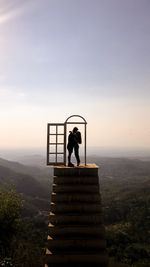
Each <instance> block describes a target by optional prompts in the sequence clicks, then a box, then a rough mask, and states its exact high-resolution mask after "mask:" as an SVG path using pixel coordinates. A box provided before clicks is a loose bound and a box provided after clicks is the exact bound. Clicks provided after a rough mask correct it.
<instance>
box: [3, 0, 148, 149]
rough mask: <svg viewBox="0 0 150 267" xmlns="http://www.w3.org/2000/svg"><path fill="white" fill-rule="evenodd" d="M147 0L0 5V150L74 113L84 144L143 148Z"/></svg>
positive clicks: (42, 137) (41, 137) (37, 0)
mask: <svg viewBox="0 0 150 267" xmlns="http://www.w3.org/2000/svg"><path fill="white" fill-rule="evenodd" d="M149 14H150V1H149V0H132V1H131V0H106V1H104V0H80V1H79V0H77V1H74V0H55V1H54V0H49V1H47V0H27V1H24V0H13V1H12V0H0V148H22V147H27V148H29V147H43V146H45V144H46V125H47V123H48V122H64V121H65V120H66V118H67V117H69V116H70V115H73V114H79V115H81V116H83V117H85V119H86V120H87V122H88V145H90V146H103V147H104V146H106V147H109V146H111V147H112V146H114V147H145V148H150V16H149Z"/></svg>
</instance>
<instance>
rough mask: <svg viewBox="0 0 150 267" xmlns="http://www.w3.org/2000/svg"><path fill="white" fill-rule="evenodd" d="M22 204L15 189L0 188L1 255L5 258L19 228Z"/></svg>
mask: <svg viewBox="0 0 150 267" xmlns="http://www.w3.org/2000/svg"><path fill="white" fill-rule="evenodd" d="M21 203H22V202H21V198H20V196H19V195H18V194H17V193H16V191H15V189H12V188H11V189H10V188H4V187H0V237H1V239H0V255H3V256H4V257H5V256H7V253H8V251H9V250H10V246H11V242H12V240H13V237H14V236H15V234H16V233H17V229H18V227H19V223H20V211H21Z"/></svg>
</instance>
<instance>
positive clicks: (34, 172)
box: [0, 156, 53, 183]
mask: <svg viewBox="0 0 150 267" xmlns="http://www.w3.org/2000/svg"><path fill="white" fill-rule="evenodd" d="M27 162H28V163H29V162H30V164H29V165H28V164H26V163H27ZM31 162H32V156H30V157H29V159H28V161H27V160H26V161H25V163H24V164H23V161H22V163H20V162H17V161H10V160H6V159H3V158H0V165H1V166H3V167H6V168H9V169H11V170H12V171H15V172H16V173H22V174H27V175H30V176H32V177H34V178H35V179H36V180H38V181H41V182H42V183H43V181H45V180H49V179H51V178H52V175H53V170H52V169H51V168H49V167H46V165H41V164H38V161H37V162H36V161H35V158H34V164H33V165H32V164H31Z"/></svg>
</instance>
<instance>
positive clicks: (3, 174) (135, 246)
mask: <svg viewBox="0 0 150 267" xmlns="http://www.w3.org/2000/svg"><path fill="white" fill-rule="evenodd" d="M30 160H31V158H30ZM39 160H40V158H39V157H38V163H37V165H36V162H35V161H34V166H33V167H32V166H26V165H23V164H20V163H17V162H11V161H7V160H4V159H0V196H1V199H3V200H5V201H1V206H0V219H1V221H0V224H1V225H2V224H3V222H5V223H4V224H5V226H6V228H5V229H3V228H1V229H2V230H3V232H4V233H5V231H6V232H7V235H5V234H4V235H3V237H6V238H4V239H2V241H1V243H0V249H1V254H0V255H1V256H0V266H5V267H6V266H7V267H9V266H14V267H20V266H22V267H30V266H31V267H34V266H36V267H37V266H39V267H40V266H42V265H41V264H42V261H43V255H44V247H45V246H46V236H47V223H48V213H49V205H50V192H51V185H52V170H51V169H49V168H46V167H45V166H43V167H41V166H42V164H41V165H40V164H39ZM88 161H89V162H94V163H96V164H97V165H99V167H100V168H99V177H100V190H101V196H102V204H103V217H104V223H105V225H106V234H107V244H108V252H109V256H110V267H112V266H115V267H121V266H132V267H149V266H150V265H149V261H150V231H149V229H150V223H149V222H150V208H149V207H150V162H149V161H141V160H136V159H135V160H133V159H132V160H131V159H126V158H99V157H91V158H90V159H89V160H88ZM39 165H40V167H39ZM12 188H13V189H12ZM6 203H7V205H6ZM10 207H11V208H10ZM7 218H10V220H8V222H9V223H8V224H7V223H6V222H7ZM4 220H5V221H4ZM11 222H12V226H11V225H10V223H11ZM10 229H12V230H11V231H10ZM8 235H9V238H7V236H8ZM8 240H9V242H8ZM8 248H9V249H8ZM126 264H127V265H126Z"/></svg>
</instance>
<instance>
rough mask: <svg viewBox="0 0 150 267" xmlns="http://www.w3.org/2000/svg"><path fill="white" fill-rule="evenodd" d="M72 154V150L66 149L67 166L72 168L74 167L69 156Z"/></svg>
mask: <svg viewBox="0 0 150 267" xmlns="http://www.w3.org/2000/svg"><path fill="white" fill-rule="evenodd" d="M72 152H73V148H69V149H68V166H69V167H73V166H74V165H73V164H72V163H71V154H72Z"/></svg>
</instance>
